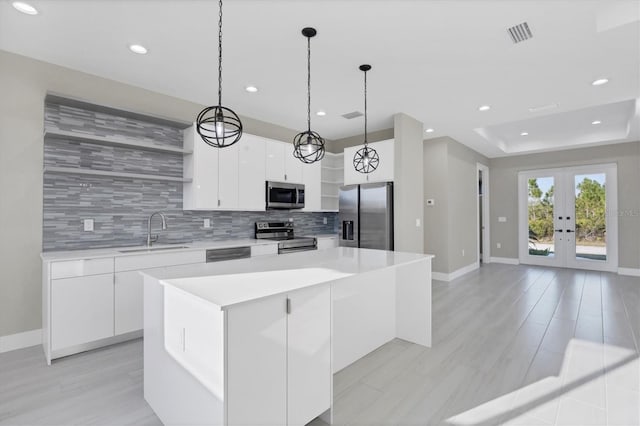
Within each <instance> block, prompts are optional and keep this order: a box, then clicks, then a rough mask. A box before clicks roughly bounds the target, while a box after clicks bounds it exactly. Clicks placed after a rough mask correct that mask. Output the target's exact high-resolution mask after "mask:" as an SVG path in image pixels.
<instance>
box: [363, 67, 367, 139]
mask: <svg viewBox="0 0 640 426" xmlns="http://www.w3.org/2000/svg"><path fill="white" fill-rule="evenodd" d="M367 143H368V141H367V72H366V71H365V72H364V146H365V148H366V147H367Z"/></svg>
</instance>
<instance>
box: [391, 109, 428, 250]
mask: <svg viewBox="0 0 640 426" xmlns="http://www.w3.org/2000/svg"><path fill="white" fill-rule="evenodd" d="M393 122H394V126H393V128H394V138H395V141H394V144H393V150H394V157H393V167H394V184H393V198H394V200H393V219H394V226H393V228H394V233H395V236H394V247H395V249H396V250H398V251H406V252H414V253H424V237H423V233H424V230H423V229H424V228H423V226H424V213H423V207H424V197H423V195H424V194H423V189H422V186H423V171H424V165H423V164H422V150H423V147H422V139H423V137H422V135H423V125H422V123H421V122H419V121H418V120H416V119H414V118H412V117H409V116H408V115H406V114H396V115H395V116H394V117H393ZM416 220H419V221H420V226H416Z"/></svg>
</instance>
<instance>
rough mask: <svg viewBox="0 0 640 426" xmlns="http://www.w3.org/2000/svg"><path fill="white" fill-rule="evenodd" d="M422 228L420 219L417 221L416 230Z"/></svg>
mask: <svg viewBox="0 0 640 426" xmlns="http://www.w3.org/2000/svg"><path fill="white" fill-rule="evenodd" d="M419 227H420V219H416V228H419Z"/></svg>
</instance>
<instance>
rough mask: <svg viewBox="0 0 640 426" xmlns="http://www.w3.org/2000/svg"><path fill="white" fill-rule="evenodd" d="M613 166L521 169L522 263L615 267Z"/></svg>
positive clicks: (588, 267) (615, 190) (615, 186)
mask: <svg viewBox="0 0 640 426" xmlns="http://www.w3.org/2000/svg"><path fill="white" fill-rule="evenodd" d="M616 178H617V168H616V165H615V164H600V165H591V166H579V167H566V168H562V169H545V170H532V171H525V172H520V173H519V175H518V196H519V221H518V223H519V257H520V263H526V264H531V265H543V266H557V267H567V268H579V269H591V270H598V271H617V269H618V252H617V250H618V217H617V208H618V206H617V179H616Z"/></svg>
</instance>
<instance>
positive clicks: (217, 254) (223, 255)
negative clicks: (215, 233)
mask: <svg viewBox="0 0 640 426" xmlns="http://www.w3.org/2000/svg"><path fill="white" fill-rule="evenodd" d="M248 257H251V247H249V246H242V247H227V248H218V249H209V250H207V263H211V262H222V261H224V260H233V259H246V258H248Z"/></svg>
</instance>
